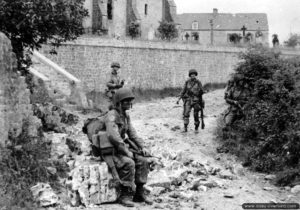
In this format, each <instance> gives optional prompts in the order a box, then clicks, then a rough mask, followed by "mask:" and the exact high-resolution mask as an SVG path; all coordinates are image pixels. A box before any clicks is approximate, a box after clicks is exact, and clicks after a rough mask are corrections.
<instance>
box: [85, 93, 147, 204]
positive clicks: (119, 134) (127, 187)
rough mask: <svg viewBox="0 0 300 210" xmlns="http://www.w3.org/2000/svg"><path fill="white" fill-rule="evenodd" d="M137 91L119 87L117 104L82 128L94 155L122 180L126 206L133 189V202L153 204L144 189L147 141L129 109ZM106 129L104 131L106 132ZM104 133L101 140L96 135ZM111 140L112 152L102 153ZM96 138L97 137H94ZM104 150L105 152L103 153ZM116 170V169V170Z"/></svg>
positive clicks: (115, 99)
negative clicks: (136, 128) (90, 141)
mask: <svg viewBox="0 0 300 210" xmlns="http://www.w3.org/2000/svg"><path fill="white" fill-rule="evenodd" d="M133 99H134V95H133V94H132V92H131V90H129V89H127V88H122V89H119V90H117V91H116V93H115V95H114V99H113V103H114V107H113V108H112V109H111V110H110V111H108V112H107V113H106V114H104V115H102V116H99V117H98V118H96V119H91V120H88V121H87V122H86V123H85V125H84V127H83V132H84V133H86V134H87V135H88V137H89V139H90V140H92V149H93V154H94V155H95V156H98V155H100V156H102V157H103V159H104V160H105V161H106V162H107V163H108V165H109V166H110V168H111V170H112V173H113V176H114V178H115V179H117V180H120V184H121V186H120V196H119V202H120V203H121V204H123V205H124V206H128V207H132V206H134V204H133V203H132V201H131V195H132V192H133V191H134V189H135V188H136V190H135V195H134V197H133V201H134V202H146V203H148V204H151V203H152V201H150V200H149V199H148V198H147V197H146V196H145V193H144V188H143V186H144V184H145V183H146V182H147V177H148V173H149V168H150V166H149V162H148V159H147V157H145V156H147V151H146V150H145V149H144V142H143V140H142V139H141V138H139V137H138V136H137V134H136V131H135V129H134V128H133V126H132V124H131V120H130V117H129V115H128V113H127V110H129V109H130V108H131V106H132V103H131V101H132V100H133ZM103 131H105V132H103ZM101 133H105V136H106V138H103V139H102V140H101V138H102V137H101V138H100V141H99V142H98V140H97V138H93V136H98V135H102V134H101ZM104 139H107V140H106V141H108V142H109V144H110V148H114V149H113V152H110V153H109V154H107V153H106V154H103V152H104V150H103V149H104V147H103V145H102V146H101V144H103V143H104V142H105V141H104ZM94 140H95V141H94ZM101 154H102V155H101ZM114 172H115V173H114Z"/></svg>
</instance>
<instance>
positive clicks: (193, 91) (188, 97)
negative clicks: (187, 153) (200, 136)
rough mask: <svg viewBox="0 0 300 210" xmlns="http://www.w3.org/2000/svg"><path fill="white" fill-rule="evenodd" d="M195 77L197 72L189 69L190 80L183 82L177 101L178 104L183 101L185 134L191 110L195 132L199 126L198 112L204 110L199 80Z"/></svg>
mask: <svg viewBox="0 0 300 210" xmlns="http://www.w3.org/2000/svg"><path fill="white" fill-rule="evenodd" d="M197 75H198V72H197V71H196V70H195V69H191V70H190V71H189V77H190V78H189V79H188V80H187V81H186V82H185V84H184V86H183V90H182V91H181V93H180V97H179V99H178V101H177V104H178V103H179V101H180V99H182V100H183V120H184V132H187V127H188V124H189V118H190V112H191V110H192V108H194V123H195V131H198V128H199V124H200V121H199V111H201V109H203V108H204V101H203V99H202V94H203V93H204V91H203V87H202V84H201V82H200V80H198V79H197V78H196V77H197Z"/></svg>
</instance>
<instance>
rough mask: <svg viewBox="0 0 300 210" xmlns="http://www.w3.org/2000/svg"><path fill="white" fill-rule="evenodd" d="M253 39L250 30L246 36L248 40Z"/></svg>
mask: <svg viewBox="0 0 300 210" xmlns="http://www.w3.org/2000/svg"><path fill="white" fill-rule="evenodd" d="M252 39H253V35H252V34H251V33H250V32H248V33H247V34H246V36H245V40H246V42H251V40H252Z"/></svg>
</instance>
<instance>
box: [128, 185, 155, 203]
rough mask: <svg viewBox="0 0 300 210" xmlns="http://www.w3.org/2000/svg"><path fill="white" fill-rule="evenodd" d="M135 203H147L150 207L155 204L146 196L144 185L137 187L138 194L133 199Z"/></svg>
mask: <svg viewBox="0 0 300 210" xmlns="http://www.w3.org/2000/svg"><path fill="white" fill-rule="evenodd" d="M133 202H137V203H141V202H145V203H146V204H148V205H152V204H153V201H152V200H150V199H149V198H148V197H147V196H146V195H145V190H144V184H137V185H136V192H135V195H134V197H133Z"/></svg>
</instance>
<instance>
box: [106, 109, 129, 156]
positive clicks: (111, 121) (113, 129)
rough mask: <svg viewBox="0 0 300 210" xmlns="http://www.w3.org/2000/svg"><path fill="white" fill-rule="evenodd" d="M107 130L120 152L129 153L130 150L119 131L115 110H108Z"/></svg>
mask: <svg viewBox="0 0 300 210" xmlns="http://www.w3.org/2000/svg"><path fill="white" fill-rule="evenodd" d="M105 126H106V132H107V136H108V138H109V140H110V141H111V143H112V144H113V145H114V146H115V147H116V148H117V150H118V151H119V152H121V153H122V154H124V155H127V156H129V155H128V153H129V150H128V149H127V148H126V147H125V143H124V141H123V139H122V137H121V135H120V133H119V128H118V125H117V123H116V115H115V114H114V112H113V111H111V112H108V113H107V116H106V119H105Z"/></svg>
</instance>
